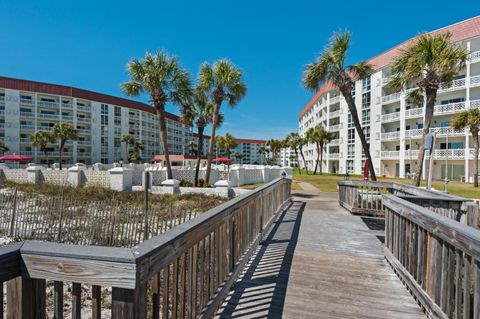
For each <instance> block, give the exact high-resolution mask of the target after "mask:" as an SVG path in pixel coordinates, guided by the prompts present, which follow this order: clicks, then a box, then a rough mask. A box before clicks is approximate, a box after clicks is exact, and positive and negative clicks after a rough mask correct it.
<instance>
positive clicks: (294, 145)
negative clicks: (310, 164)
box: [285, 132, 302, 175]
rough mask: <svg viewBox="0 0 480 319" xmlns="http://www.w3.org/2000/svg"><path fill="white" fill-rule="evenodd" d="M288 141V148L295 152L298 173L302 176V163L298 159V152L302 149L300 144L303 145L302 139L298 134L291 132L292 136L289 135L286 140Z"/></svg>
mask: <svg viewBox="0 0 480 319" xmlns="http://www.w3.org/2000/svg"><path fill="white" fill-rule="evenodd" d="M285 141H286V144H287V145H286V146H287V147H289V148H290V149H293V152H294V153H295V160H296V162H297V166H298V172H299V174H300V175H302V171H301V170H300V164H299V163H300V161H299V159H298V150H299V148H300V144H301V143H302V138H301V137H300V135H299V134H298V133H297V132H291V133H290V134H288V135H287V138H286V139H285Z"/></svg>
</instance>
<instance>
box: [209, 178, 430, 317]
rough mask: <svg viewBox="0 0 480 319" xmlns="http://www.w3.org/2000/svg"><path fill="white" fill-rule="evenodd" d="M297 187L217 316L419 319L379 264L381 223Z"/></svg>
mask: <svg viewBox="0 0 480 319" xmlns="http://www.w3.org/2000/svg"><path fill="white" fill-rule="evenodd" d="M301 186H302V188H303V189H304V190H305V191H302V192H296V193H294V194H293V195H294V202H293V204H292V205H291V206H290V207H289V209H288V210H286V211H285V212H283V213H282V214H281V215H280V216H279V218H278V220H277V221H276V223H275V224H274V226H273V228H272V231H271V232H270V233H269V235H268V237H267V238H266V239H265V241H264V242H263V244H262V245H261V246H260V247H259V248H258V250H257V251H256V253H255V255H254V256H253V258H252V259H251V261H250V262H249V264H248V265H247V266H246V268H245V270H244V272H243V274H242V276H241V278H240V279H239V280H238V281H237V282H236V283H235V285H234V288H233V290H232V291H231V292H230V294H229V297H228V298H227V300H226V302H225V303H224V304H223V305H222V307H221V308H220V310H219V312H218V313H217V317H219V318H281V317H282V318H378V319H380V318H381V319H384V318H399V319H403V318H425V315H424V314H423V312H422V311H421V309H420V307H419V306H418V305H417V303H416V302H415V301H414V299H413V297H412V296H411V295H410V294H409V293H408V291H407V290H406V288H405V287H404V285H403V284H402V283H401V282H400V280H399V279H398V277H397V276H396V275H395V273H394V272H393V270H392V269H391V268H390V266H389V265H388V264H387V262H386V261H385V258H384V254H383V247H382V241H383V221H382V220H380V219H375V218H361V217H358V216H352V215H350V214H349V213H348V212H347V211H345V210H344V209H343V208H341V207H340V206H339V205H338V194H336V193H320V192H319V191H318V190H317V189H316V188H314V187H313V186H311V185H309V184H301Z"/></svg>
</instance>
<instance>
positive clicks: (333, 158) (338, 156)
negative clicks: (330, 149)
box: [328, 153, 340, 160]
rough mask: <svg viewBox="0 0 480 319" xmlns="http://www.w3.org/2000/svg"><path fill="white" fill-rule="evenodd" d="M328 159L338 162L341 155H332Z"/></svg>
mask: <svg viewBox="0 0 480 319" xmlns="http://www.w3.org/2000/svg"><path fill="white" fill-rule="evenodd" d="M328 158H329V159H331V160H338V159H339V158H340V153H330V154H328Z"/></svg>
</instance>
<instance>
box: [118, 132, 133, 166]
mask: <svg viewBox="0 0 480 319" xmlns="http://www.w3.org/2000/svg"><path fill="white" fill-rule="evenodd" d="M121 141H122V143H125V156H126V158H127V160H128V161H129V160H130V153H129V151H128V147H129V146H130V145H133V144H134V143H135V137H133V136H132V135H130V134H125V135H123V136H122V140H121Z"/></svg>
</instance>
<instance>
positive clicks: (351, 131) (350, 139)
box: [347, 129, 355, 143]
mask: <svg viewBox="0 0 480 319" xmlns="http://www.w3.org/2000/svg"><path fill="white" fill-rule="evenodd" d="M347 133H348V140H347V142H348V143H355V129H349V130H348V132H347Z"/></svg>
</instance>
